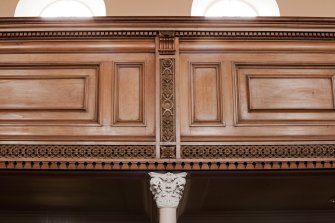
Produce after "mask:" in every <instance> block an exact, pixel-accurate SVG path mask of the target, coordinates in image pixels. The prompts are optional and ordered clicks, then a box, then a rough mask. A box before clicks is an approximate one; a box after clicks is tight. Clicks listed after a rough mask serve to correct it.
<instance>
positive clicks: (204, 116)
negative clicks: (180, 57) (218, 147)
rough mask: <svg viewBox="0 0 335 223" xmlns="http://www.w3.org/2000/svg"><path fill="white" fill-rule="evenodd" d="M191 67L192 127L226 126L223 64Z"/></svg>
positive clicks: (200, 64)
mask: <svg viewBox="0 0 335 223" xmlns="http://www.w3.org/2000/svg"><path fill="white" fill-rule="evenodd" d="M190 66H191V68H190V71H191V73H190V98H191V99H190V102H191V106H190V109H189V110H190V111H191V123H190V125H191V126H216V125H224V123H223V109H222V100H223V95H222V84H221V83H222V73H221V64H220V63H194V62H191V64H190Z"/></svg>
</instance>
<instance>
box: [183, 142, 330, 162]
mask: <svg viewBox="0 0 335 223" xmlns="http://www.w3.org/2000/svg"><path fill="white" fill-rule="evenodd" d="M181 157H182V158H184V159H245V158H248V159H249V158H250V159H267V158H335V145H328V144H324V145H208V146H205V145H204V146H201V145H200V146H199V145H196V146H194V145H184V146H182V147H181Z"/></svg>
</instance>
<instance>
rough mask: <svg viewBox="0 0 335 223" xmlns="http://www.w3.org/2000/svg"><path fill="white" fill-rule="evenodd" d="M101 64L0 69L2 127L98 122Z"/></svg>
mask: <svg viewBox="0 0 335 223" xmlns="http://www.w3.org/2000/svg"><path fill="white" fill-rule="evenodd" d="M98 75H99V74H98V65H92V66H90V65H88V66H86V65H52V64H51V65H44V64H41V65H11V66H3V67H0V124H11V123H13V124H16V125H17V124H27V123H33V124H34V125H39V124H43V125H44V124H51V123H57V124H62V125H66V124H74V123H96V122H97V115H98V109H97V108H98V101H97V100H98V88H99V86H98V85H99V84H98Z"/></svg>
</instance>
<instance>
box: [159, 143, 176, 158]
mask: <svg viewBox="0 0 335 223" xmlns="http://www.w3.org/2000/svg"><path fill="white" fill-rule="evenodd" d="M160 153H161V158H162V159H175V158H176V147H175V146H161V151H160Z"/></svg>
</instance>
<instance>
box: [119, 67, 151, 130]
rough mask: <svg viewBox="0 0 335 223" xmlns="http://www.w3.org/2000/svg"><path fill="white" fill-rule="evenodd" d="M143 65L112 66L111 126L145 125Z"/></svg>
mask: <svg viewBox="0 0 335 223" xmlns="http://www.w3.org/2000/svg"><path fill="white" fill-rule="evenodd" d="M144 66H145V63H144V62H116V63H115V64H114V67H115V68H114V70H115V73H114V81H113V86H114V97H113V99H114V103H113V104H114V109H113V111H114V112H113V114H114V119H113V125H114V126H115V125H122V126H144V125H145V96H144V95H145V78H144V77H145V67H144Z"/></svg>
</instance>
